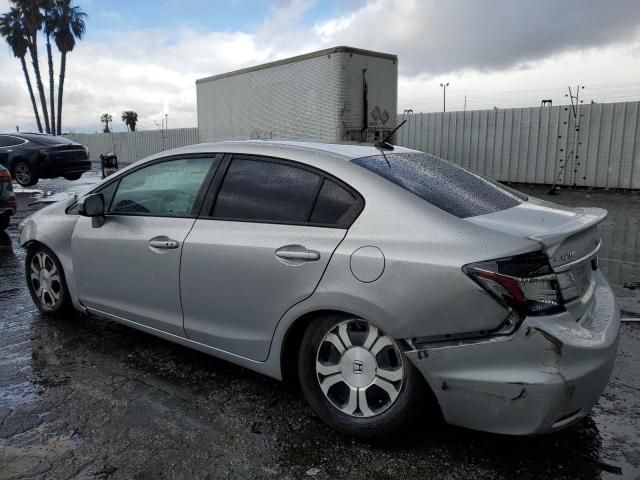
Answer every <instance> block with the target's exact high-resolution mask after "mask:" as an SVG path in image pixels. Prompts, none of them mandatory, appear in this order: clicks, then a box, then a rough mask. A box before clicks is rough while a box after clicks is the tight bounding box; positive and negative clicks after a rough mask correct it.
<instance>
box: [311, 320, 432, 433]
mask: <svg viewBox="0 0 640 480" xmlns="http://www.w3.org/2000/svg"><path fill="white" fill-rule="evenodd" d="M299 375H300V384H301V386H302V390H303V392H304V394H305V397H306V398H307V401H308V402H309V404H310V405H311V408H313V410H314V411H315V412H316V413H317V414H318V416H320V418H322V419H323V420H324V421H325V422H327V423H328V424H329V425H330V426H332V427H333V428H335V429H336V430H338V431H340V432H342V433H345V434H347V435H351V436H355V437H359V438H365V439H380V438H384V437H385V436H386V435H390V434H394V433H397V432H399V431H402V430H403V429H405V428H406V427H407V426H408V425H409V423H410V422H412V421H415V420H416V417H417V415H418V413H419V412H418V409H419V408H420V407H422V408H423V409H425V408H426V407H427V405H426V404H425V402H426V395H425V393H426V392H425V385H424V383H423V380H422V379H421V378H420V376H419V373H418V372H417V371H416V369H415V367H414V366H413V365H412V364H411V363H410V362H409V361H408V360H407V359H406V358H405V356H404V355H403V354H402V352H401V351H400V349H399V347H398V345H397V343H396V342H395V340H394V339H393V338H391V337H390V336H388V335H386V334H385V333H384V332H383V331H382V330H381V329H380V328H378V327H377V326H376V325H374V324H373V323H370V322H367V321H365V320H362V319H358V318H346V319H345V318H344V317H339V316H338V317H331V318H326V319H324V320H322V321H319V322H317V323H314V324H312V325H311V326H310V327H309V329H308V330H307V331H306V333H305V335H304V337H303V340H302V345H301V348H300V356H299Z"/></svg>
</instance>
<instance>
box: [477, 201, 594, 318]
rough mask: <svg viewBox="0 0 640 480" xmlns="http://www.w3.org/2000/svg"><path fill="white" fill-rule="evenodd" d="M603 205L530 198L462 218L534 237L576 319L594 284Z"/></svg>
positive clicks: (514, 233) (584, 307)
mask: <svg viewBox="0 0 640 480" xmlns="http://www.w3.org/2000/svg"><path fill="white" fill-rule="evenodd" d="M606 216H607V211H606V210H604V209H602V208H569V207H564V206H560V205H556V204H553V203H550V202H545V201H543V200H540V199H536V198H530V199H529V201H526V202H523V203H521V204H520V205H518V206H516V207H513V208H509V209H506V210H501V211H499V212H495V213H490V214H487V215H479V216H476V217H470V218H467V219H465V220H466V221H469V222H472V223H475V224H476V225H481V226H483V227H486V228H491V229H493V230H498V231H501V232H504V233H508V234H511V235H515V236H518V237H524V238H528V239H531V240H534V241H536V242H538V243H539V244H540V246H541V247H542V250H543V252H544V253H545V254H546V255H547V256H548V258H549V263H550V265H551V268H552V269H553V270H554V272H555V273H556V275H557V277H558V285H559V287H560V290H561V293H562V296H563V298H564V300H565V303H566V305H565V306H566V308H567V310H568V311H569V312H571V313H572V314H573V315H574V317H575V319H576V321H578V320H580V318H581V317H582V316H583V315H584V313H585V312H586V310H587V309H588V308H589V306H590V304H591V300H592V296H593V291H594V287H595V270H596V268H597V255H598V250H599V248H600V235H599V233H598V224H599V223H600V222H602V220H604V219H605V218H606Z"/></svg>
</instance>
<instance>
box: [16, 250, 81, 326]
mask: <svg viewBox="0 0 640 480" xmlns="http://www.w3.org/2000/svg"><path fill="white" fill-rule="evenodd" d="M41 254H43V255H44V256H45V257H44V258H45V268H46V269H47V270H48V271H52V268H51V267H52V266H55V269H56V271H57V272H58V277H57V280H51V290H52V293H45V294H44V295H41V294H39V293H38V292H39V291H40V292H42V291H41V290H39V289H38V285H39V282H40V281H39V280H38V281H35V279H32V277H31V274H32V272H33V273H35V272H34V269H32V263H33V262H34V258H36V257H38V259H37V260H36V263H39V262H40V259H41V258H43V257H42V256H40V255H41ZM24 266H25V268H24V270H25V277H26V281H27V287H28V288H29V293H30V294H31V298H32V299H33V303H35V304H36V306H37V307H38V309H39V310H40V311H41V312H42V313H44V314H45V315H56V314H59V313H64V312H68V311H70V310H71V309H72V308H73V306H72V303H71V298H70V297H69V290H68V288H67V282H66V279H65V276H64V270H63V269H62V265H60V261H59V260H58V257H56V255H55V253H53V252H52V251H51V249H49V248H47V247H46V246H44V245H42V244H41V243H35V244H32V245H30V246H29V248H28V249H27V256H26V258H25V265H24ZM36 270H37V269H36ZM51 278H53V277H52V276H51ZM55 294H58V298H57V299H55ZM47 297H48V298H47ZM54 299H55V301H52V300H54Z"/></svg>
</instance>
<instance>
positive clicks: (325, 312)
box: [280, 309, 358, 386]
mask: <svg viewBox="0 0 640 480" xmlns="http://www.w3.org/2000/svg"><path fill="white" fill-rule="evenodd" d="M330 315H336V316H342V317H345V318H346V317H358V315H355V314H353V313H349V312H346V311H343V310H336V309H322V310H314V311H311V312H307V313H304V314H303V315H300V316H299V317H298V318H296V319H295V320H294V321H293V322H291V325H289V328H288V329H287V331H286V333H285V335H284V339H283V341H282V345H281V348H280V369H281V372H282V380H283V381H284V382H285V383H286V384H289V385H293V386H297V385H298V384H299V382H298V355H299V352H300V343H301V341H302V337H303V336H304V333H305V332H306V331H307V328H309V325H311V324H312V323H313V322H314V321H317V320H319V319H321V318H325V317H327V316H330Z"/></svg>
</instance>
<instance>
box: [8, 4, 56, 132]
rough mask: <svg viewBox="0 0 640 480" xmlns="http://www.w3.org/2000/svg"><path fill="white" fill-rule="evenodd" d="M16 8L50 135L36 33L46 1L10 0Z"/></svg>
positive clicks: (40, 26) (39, 26)
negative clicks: (19, 14) (20, 19)
mask: <svg viewBox="0 0 640 480" xmlns="http://www.w3.org/2000/svg"><path fill="white" fill-rule="evenodd" d="M11 1H12V2H13V4H15V6H16V7H17V8H18V10H19V11H20V13H21V15H22V25H23V28H24V31H25V38H26V39H27V46H28V49H29V53H30V54H31V63H32V64H33V73H34V74H35V76H36V85H37V86H38V93H39V94H40V103H41V104H42V116H43V117H44V127H45V130H46V132H47V133H51V126H50V124H49V113H48V110H47V98H46V97H45V94H44V85H43V84H42V76H41V75H40V63H39V62H38V32H39V31H40V30H41V29H42V23H43V21H44V16H43V14H42V9H43V8H44V7H46V6H47V5H46V4H47V1H48V0H11Z"/></svg>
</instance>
